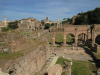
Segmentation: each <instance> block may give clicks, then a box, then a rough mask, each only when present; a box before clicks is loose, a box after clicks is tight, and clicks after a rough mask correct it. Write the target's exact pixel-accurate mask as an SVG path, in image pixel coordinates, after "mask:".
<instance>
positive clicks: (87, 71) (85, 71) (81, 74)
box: [72, 60, 93, 75]
mask: <svg viewBox="0 0 100 75" xmlns="http://www.w3.org/2000/svg"><path fill="white" fill-rule="evenodd" d="M75 73H76V74H78V75H91V74H92V73H93V69H92V63H91V62H85V61H76V60H73V65H72V75H75Z"/></svg>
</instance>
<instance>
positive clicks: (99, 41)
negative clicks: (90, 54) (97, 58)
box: [95, 34, 100, 45]
mask: <svg viewBox="0 0 100 75" xmlns="http://www.w3.org/2000/svg"><path fill="white" fill-rule="evenodd" d="M95 43H97V44H98V45H100V34H99V35H97V36H96V38H95Z"/></svg>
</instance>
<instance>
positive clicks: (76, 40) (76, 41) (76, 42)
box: [75, 36, 78, 46]
mask: <svg viewBox="0 0 100 75" xmlns="http://www.w3.org/2000/svg"><path fill="white" fill-rule="evenodd" d="M77 44H78V38H77V36H75V45H76V46H77Z"/></svg>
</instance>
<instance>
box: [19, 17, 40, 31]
mask: <svg viewBox="0 0 100 75" xmlns="http://www.w3.org/2000/svg"><path fill="white" fill-rule="evenodd" d="M40 25H41V22H40V21H38V20H37V19H33V18H28V19H27V18H24V19H21V20H20V22H19V23H18V26H19V29H20V30H22V31H27V32H28V31H29V32H32V31H33V30H35V27H39V26H40Z"/></svg>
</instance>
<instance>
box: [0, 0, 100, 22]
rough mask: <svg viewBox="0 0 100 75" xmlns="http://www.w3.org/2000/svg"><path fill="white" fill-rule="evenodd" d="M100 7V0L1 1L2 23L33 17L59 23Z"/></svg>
mask: <svg viewBox="0 0 100 75" xmlns="http://www.w3.org/2000/svg"><path fill="white" fill-rule="evenodd" d="M96 7H100V0H0V21H4V16H6V20H7V21H8V20H10V21H12V20H20V19H23V18H30V17H33V18H34V19H37V20H39V21H41V20H43V19H46V17H48V20H51V21H53V22H57V20H58V19H61V20H62V21H63V19H64V18H72V17H73V15H77V14H78V13H80V12H87V11H88V10H94V9H95V8H96Z"/></svg>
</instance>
